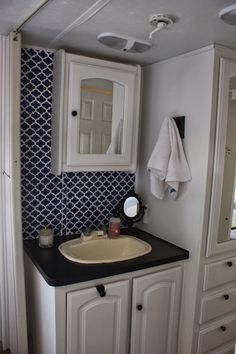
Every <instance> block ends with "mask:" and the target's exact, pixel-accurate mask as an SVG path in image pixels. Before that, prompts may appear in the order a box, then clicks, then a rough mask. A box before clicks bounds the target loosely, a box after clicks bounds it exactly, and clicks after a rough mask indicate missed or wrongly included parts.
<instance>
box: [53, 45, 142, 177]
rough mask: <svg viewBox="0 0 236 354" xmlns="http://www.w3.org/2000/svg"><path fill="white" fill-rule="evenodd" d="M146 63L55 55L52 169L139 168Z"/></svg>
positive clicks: (60, 51) (100, 169)
mask: <svg viewBox="0 0 236 354" xmlns="http://www.w3.org/2000/svg"><path fill="white" fill-rule="evenodd" d="M140 81H141V68H140V66H138V65H127V64H121V63H114V62H110V61H105V60H100V59H94V58H88V57H83V56H79V55H75V54H68V53H65V51H64V50H59V51H57V52H56V53H55V54H54V69H53V112H52V113H53V114H52V169H51V171H52V173H54V174H61V172H64V171H65V172H70V171H71V172H72V171H73V172H76V171H130V172H134V171H135V169H136V159H137V143H138V124H139V105H140V86H141V85H140Z"/></svg>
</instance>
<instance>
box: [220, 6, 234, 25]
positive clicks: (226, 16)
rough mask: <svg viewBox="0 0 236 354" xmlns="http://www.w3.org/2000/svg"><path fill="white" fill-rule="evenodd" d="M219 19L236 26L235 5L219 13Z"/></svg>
mask: <svg viewBox="0 0 236 354" xmlns="http://www.w3.org/2000/svg"><path fill="white" fill-rule="evenodd" d="M219 17H220V18H221V20H223V21H224V22H226V23H228V24H229V25H236V4H233V5H231V6H227V7H225V8H224V9H223V10H221V11H220V12H219Z"/></svg>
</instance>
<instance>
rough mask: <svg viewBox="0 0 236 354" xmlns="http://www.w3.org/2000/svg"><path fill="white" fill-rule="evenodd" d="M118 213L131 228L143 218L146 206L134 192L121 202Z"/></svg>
mask: <svg viewBox="0 0 236 354" xmlns="http://www.w3.org/2000/svg"><path fill="white" fill-rule="evenodd" d="M117 211H118V213H119V215H120V217H121V219H122V220H123V221H124V222H125V223H126V224H128V225H129V226H132V225H133V223H135V222H138V221H140V220H141V219H142V218H143V215H144V212H145V206H144V205H143V203H142V200H141V198H140V196H139V195H138V194H136V193H135V192H134V191H132V192H130V193H128V194H127V195H126V196H125V197H124V198H123V199H122V200H121V201H120V203H119V204H118V206H117Z"/></svg>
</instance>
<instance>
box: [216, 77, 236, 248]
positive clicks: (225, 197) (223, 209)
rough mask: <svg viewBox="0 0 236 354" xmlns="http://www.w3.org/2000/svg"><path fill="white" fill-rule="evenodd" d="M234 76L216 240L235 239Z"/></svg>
mask: <svg viewBox="0 0 236 354" xmlns="http://www.w3.org/2000/svg"><path fill="white" fill-rule="evenodd" d="M235 137H236V77H232V78H231V79H230V81H229V89H228V107H227V125H226V139H225V146H224V149H225V156H224V172H223V185H222V195H221V205H220V218H219V226H218V230H219V231H218V242H219V243H221V242H226V241H229V240H234V239H236V169H235V162H236V138H235Z"/></svg>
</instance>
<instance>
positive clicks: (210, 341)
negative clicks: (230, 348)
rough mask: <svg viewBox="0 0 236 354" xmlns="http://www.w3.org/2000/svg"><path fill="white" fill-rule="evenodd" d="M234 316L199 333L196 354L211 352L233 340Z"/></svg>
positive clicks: (235, 323)
mask: <svg viewBox="0 0 236 354" xmlns="http://www.w3.org/2000/svg"><path fill="white" fill-rule="evenodd" d="M235 328H236V315H235V316H234V317H232V316H231V317H230V318H229V317H228V318H225V319H224V320H221V321H219V322H217V323H215V324H213V325H211V326H209V327H207V328H206V329H204V330H202V331H200V333H199V339H198V354H205V353H208V352H209V351H211V350H214V349H217V348H218V347H220V346H223V345H224V344H226V343H228V342H230V341H232V340H234V339H235Z"/></svg>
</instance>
